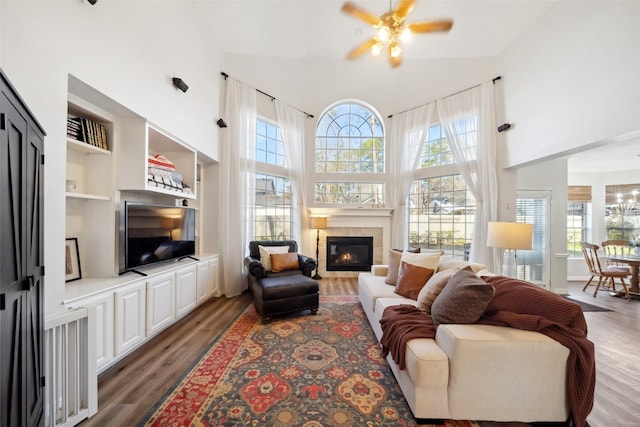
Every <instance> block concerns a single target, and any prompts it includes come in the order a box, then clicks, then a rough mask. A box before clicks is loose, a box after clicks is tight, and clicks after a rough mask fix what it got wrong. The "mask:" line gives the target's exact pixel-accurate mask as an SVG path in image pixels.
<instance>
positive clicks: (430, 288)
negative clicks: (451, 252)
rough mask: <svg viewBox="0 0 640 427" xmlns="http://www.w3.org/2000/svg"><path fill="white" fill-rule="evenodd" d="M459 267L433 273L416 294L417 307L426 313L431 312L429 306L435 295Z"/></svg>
mask: <svg viewBox="0 0 640 427" xmlns="http://www.w3.org/2000/svg"><path fill="white" fill-rule="evenodd" d="M458 271H460V269H458V268H450V269H448V270H444V271H439V272H437V273H435V274H434V275H433V276H431V278H429V280H428V281H427V283H426V284H425V285H424V287H423V288H422V289H421V290H420V293H419V294H418V298H417V300H418V308H419V309H420V310H422V311H424V312H425V313H427V314H431V306H432V305H433V302H434V301H435V300H436V297H437V296H438V295H440V292H442V290H443V289H444V287H445V286H446V285H447V283H448V282H449V279H451V277H452V276H453V275H454V274H456V273H457V272H458Z"/></svg>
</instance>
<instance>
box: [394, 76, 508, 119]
mask: <svg viewBox="0 0 640 427" xmlns="http://www.w3.org/2000/svg"><path fill="white" fill-rule="evenodd" d="M500 79H502V76H498V77H494V78H492V79H491V81H492V82H493V84H496V81H497V80H500ZM481 84H482V83H479V84H477V85H474V86H471V87H468V88H466V89H462V90H459V91H457V92H454V93H452V94H449V95H447V96H443V97H442V98H440V99H447V98H450V97H452V96H454V95H458V94H459V93H462V92H466V91H468V90H471V89H475V88H477V87H478V86H480V85H481ZM420 107H422V105H421V106H419V107H413V108H409V109H407V110H404V111H400V112H399V113H397V114H402V113H406V112H407V111H411V110H415V109H416V108H420ZM392 117H393V114H389V115H388V116H387V118H388V119H390V118H392Z"/></svg>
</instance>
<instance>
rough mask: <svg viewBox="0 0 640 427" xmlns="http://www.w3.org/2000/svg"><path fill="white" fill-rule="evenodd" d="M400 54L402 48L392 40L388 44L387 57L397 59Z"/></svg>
mask: <svg viewBox="0 0 640 427" xmlns="http://www.w3.org/2000/svg"><path fill="white" fill-rule="evenodd" d="M401 54H402V48H401V47H400V44H399V43H398V42H397V41H395V40H394V41H392V42H391V43H389V56H391V57H392V58H399V57H400V55H401Z"/></svg>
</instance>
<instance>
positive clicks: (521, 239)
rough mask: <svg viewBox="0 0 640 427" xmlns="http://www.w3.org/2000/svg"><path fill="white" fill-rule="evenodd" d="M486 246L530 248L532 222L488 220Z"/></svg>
mask: <svg viewBox="0 0 640 427" xmlns="http://www.w3.org/2000/svg"><path fill="white" fill-rule="evenodd" d="M488 226H489V227H488V230H487V246H489V247H492V248H502V249H526V250H529V249H531V240H532V238H533V224H524V223H521V222H490V223H489V224H488Z"/></svg>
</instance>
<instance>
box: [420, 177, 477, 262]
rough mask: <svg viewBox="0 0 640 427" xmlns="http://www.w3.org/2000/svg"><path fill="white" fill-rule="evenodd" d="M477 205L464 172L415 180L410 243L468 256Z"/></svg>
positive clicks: (455, 254) (464, 256)
mask: <svg viewBox="0 0 640 427" xmlns="http://www.w3.org/2000/svg"><path fill="white" fill-rule="evenodd" d="M475 207H476V206H475V200H474V198H473V197H472V196H471V194H469V191H468V190H467V186H466V185H465V184H464V181H462V178H461V177H460V175H449V176H440V177H434V178H423V179H417V180H415V181H414V182H413V186H412V187H411V192H410V194H409V246H412V247H417V248H425V249H442V250H443V251H445V253H447V254H449V255H453V256H454V257H456V258H460V259H466V258H467V257H468V253H467V250H468V247H469V244H470V243H471V237H472V234H473V222H474V220H475Z"/></svg>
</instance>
